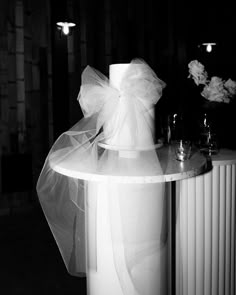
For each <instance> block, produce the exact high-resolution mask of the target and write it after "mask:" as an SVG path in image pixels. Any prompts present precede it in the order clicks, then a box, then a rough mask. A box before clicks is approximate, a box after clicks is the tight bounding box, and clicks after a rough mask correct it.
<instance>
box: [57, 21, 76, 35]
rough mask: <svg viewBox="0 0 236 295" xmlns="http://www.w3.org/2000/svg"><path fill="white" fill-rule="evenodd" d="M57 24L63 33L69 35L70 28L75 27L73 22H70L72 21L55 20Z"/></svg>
mask: <svg viewBox="0 0 236 295" xmlns="http://www.w3.org/2000/svg"><path fill="white" fill-rule="evenodd" d="M57 26H58V27H59V28H60V29H61V30H62V32H63V34H64V35H69V33H70V28H72V27H75V23H72V22H57Z"/></svg>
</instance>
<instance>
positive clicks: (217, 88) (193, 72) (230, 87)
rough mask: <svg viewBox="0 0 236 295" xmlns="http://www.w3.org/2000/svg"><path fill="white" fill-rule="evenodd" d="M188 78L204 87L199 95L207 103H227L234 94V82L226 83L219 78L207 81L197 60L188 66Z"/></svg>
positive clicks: (235, 92)
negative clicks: (207, 101)
mask: <svg viewBox="0 0 236 295" xmlns="http://www.w3.org/2000/svg"><path fill="white" fill-rule="evenodd" d="M188 67H189V76H188V78H189V77H191V76H192V78H193V80H194V82H195V83H196V84H197V85H200V84H203V85H205V86H204V88H203V91H202V92H201V95H202V96H203V97H204V98H206V99H207V100H209V101H216V102H224V103H229V102H230V99H231V98H232V97H233V96H234V95H235V94H236V82H235V81H233V80H231V79H228V80H227V81H226V82H225V81H223V80H222V79H221V78H219V77H212V78H211V80H210V81H209V80H207V72H206V71H205V68H204V66H203V65H202V64H201V63H200V62H198V61H197V60H193V61H191V62H190V63H189V64H188Z"/></svg>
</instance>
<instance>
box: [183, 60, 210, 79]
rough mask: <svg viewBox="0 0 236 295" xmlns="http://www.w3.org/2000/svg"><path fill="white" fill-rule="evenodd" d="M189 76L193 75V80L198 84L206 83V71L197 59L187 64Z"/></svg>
mask: <svg viewBox="0 0 236 295" xmlns="http://www.w3.org/2000/svg"><path fill="white" fill-rule="evenodd" d="M188 67H189V77H191V76H193V80H194V82H195V83H196V84H197V85H199V84H204V85H205V84H206V82H207V72H206V71H205V68H204V65H203V64H201V63H200V62H199V61H197V60H193V61H191V62H190V63H189V64H188Z"/></svg>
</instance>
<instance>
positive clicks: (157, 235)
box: [37, 60, 167, 295]
mask: <svg viewBox="0 0 236 295" xmlns="http://www.w3.org/2000/svg"><path fill="white" fill-rule="evenodd" d="M130 65H132V66H130V67H128V68H127V71H126V72H125V74H124V76H123V78H122V81H121V83H120V88H119V89H117V88H116V87H114V85H112V83H111V82H110V81H109V80H108V79H107V78H106V77H105V76H104V75H102V74H101V73H99V72H98V71H96V70H94V69H92V68H91V67H87V68H86V69H85V70H84V72H83V74H82V85H81V89H80V93H79V96H78V100H79V103H80V106H81V109H82V111H83V114H84V118H83V119H82V120H80V121H79V122H78V123H77V124H76V125H74V126H73V127H72V128H71V129H70V130H69V131H67V132H65V133H63V134H62V135H61V136H60V137H59V138H58V139H57V141H56V142H55V143H54V145H53V147H52V148H51V150H50V152H49V154H48V156H47V159H46V161H45V164H44V167H43V169H42V171H41V174H40V177H39V180H38V183H37V192H38V196H39V200H40V204H41V206H42V208H43V211H44V213H45V216H46V218H47V221H48V224H49V226H50V229H51V231H52V233H53V236H54V238H55V240H56V242H57V245H58V247H59V250H60V252H61V255H62V258H63V260H64V263H65V265H66V267H67V270H68V272H69V273H71V274H72V275H76V276H80V275H85V273H86V272H87V273H88V272H90V271H91V269H92V270H93V271H95V272H96V271H98V270H97V260H98V259H99V258H98V257H97V255H100V254H99V253H98V252H97V243H99V242H98V240H97V239H99V238H98V236H99V233H98V232H97V226H98V225H97V222H98V220H97V219H96V216H97V214H98V212H99V210H101V208H100V207H99V208H100V209H98V208H97V206H103V205H101V204H107V206H108V211H109V213H108V216H110V217H108V218H109V219H110V231H111V238H112V244H113V259H114V265H115V268H116V272H117V275H118V277H119V281H120V284H121V285H122V290H123V291H124V293H123V294H129V295H133V294H135V295H136V294H144V293H145V294H147V295H149V294H150V295H151V294H153V293H152V292H151V291H150V292H147V291H145V290H146V289H145V288H144V286H142V284H141V285H140V282H141V281H142V279H141V277H140V271H141V269H142V268H143V266H142V263H141V262H142V261H146V262H145V263H146V264H145V265H146V266H147V265H151V264H152V262H151V261H155V259H156V258H155V257H156V256H155V253H156V252H158V253H160V251H161V253H166V235H167V233H166V229H167V227H166V226H165V224H166V221H165V218H166V217H165V216H164V215H163V211H162V208H163V207H165V198H164V193H165V192H164V191H165V190H164V184H163V183H162V181H163V182H164V177H163V179H162V176H163V170H162V167H161V165H160V161H159V159H158V156H157V153H156V150H155V146H154V138H153V120H154V116H153V107H154V105H155V103H157V101H158V100H159V99H160V97H161V94H162V89H163V87H164V86H165V84H164V82H162V81H161V80H159V79H158V78H157V77H156V75H155V73H154V72H153V71H152V70H151V69H150V67H149V66H148V65H147V64H146V63H145V62H143V61H140V60H134V61H132V62H131V64H130ZM147 176H148V177H152V176H160V177H159V181H158V183H154V182H155V181H153V183H151V184H148V183H146V182H147V180H146V177H147ZM104 184H107V185H104ZM104 196H106V197H105V199H104V200H105V201H101V200H103V198H104ZM120 196H121V197H120ZM143 198H145V202H146V203H145V205H144V204H143ZM127 200H128V203H127ZM99 202H105V203H99ZM106 202H107V203H106ZM147 202H148V203H147ZM99 204H100V205H99ZM132 208H133V214H131V215H129V212H131V211H132ZM104 210H105V209H104ZM119 212H120V213H119ZM155 212H157V216H156V215H155ZM104 214H105V212H104ZM134 220H135V223H134ZM152 222H153V223H152ZM156 223H158V224H159V225H157V226H155V228H153V227H152V224H156ZM144 225H146V226H144ZM136 229H139V230H136ZM88 241H89V242H88ZM120 244H122V249H123V251H121V252H120V246H118V245H120ZM88 252H89V254H88ZM122 253H123V254H122ZM122 255H123V256H122ZM153 255H154V256H153ZM160 255H162V254H160ZM160 255H159V256H160ZM163 255H165V254H163ZM88 256H89V258H88ZM121 256H122V257H121ZM159 256H158V257H159ZM86 257H87V258H86ZM153 257H154V258H153ZM160 257H161V256H160ZM153 259H154V260H153ZM158 259H159V258H158ZM153 263H154V262H153ZM157 268H158V266H156V265H154V266H151V267H148V268H147V269H146V274H144V276H143V277H145V276H146V278H150V277H152V275H151V273H152V269H157ZM153 281H155V272H153ZM160 284H161V283H160ZM131 290H133V291H132V292H131ZM160 290H161V287H160ZM130 292H131V293H130ZM114 294H115V293H114Z"/></svg>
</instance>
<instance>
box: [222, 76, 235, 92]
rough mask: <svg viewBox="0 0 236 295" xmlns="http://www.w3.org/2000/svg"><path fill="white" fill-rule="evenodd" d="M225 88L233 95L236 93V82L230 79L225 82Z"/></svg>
mask: <svg viewBox="0 0 236 295" xmlns="http://www.w3.org/2000/svg"><path fill="white" fill-rule="evenodd" d="M224 86H225V88H226V89H227V90H228V91H229V94H230V96H233V95H235V94H236V82H235V81H233V80H231V79H228V80H227V81H226V82H225V84H224Z"/></svg>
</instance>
